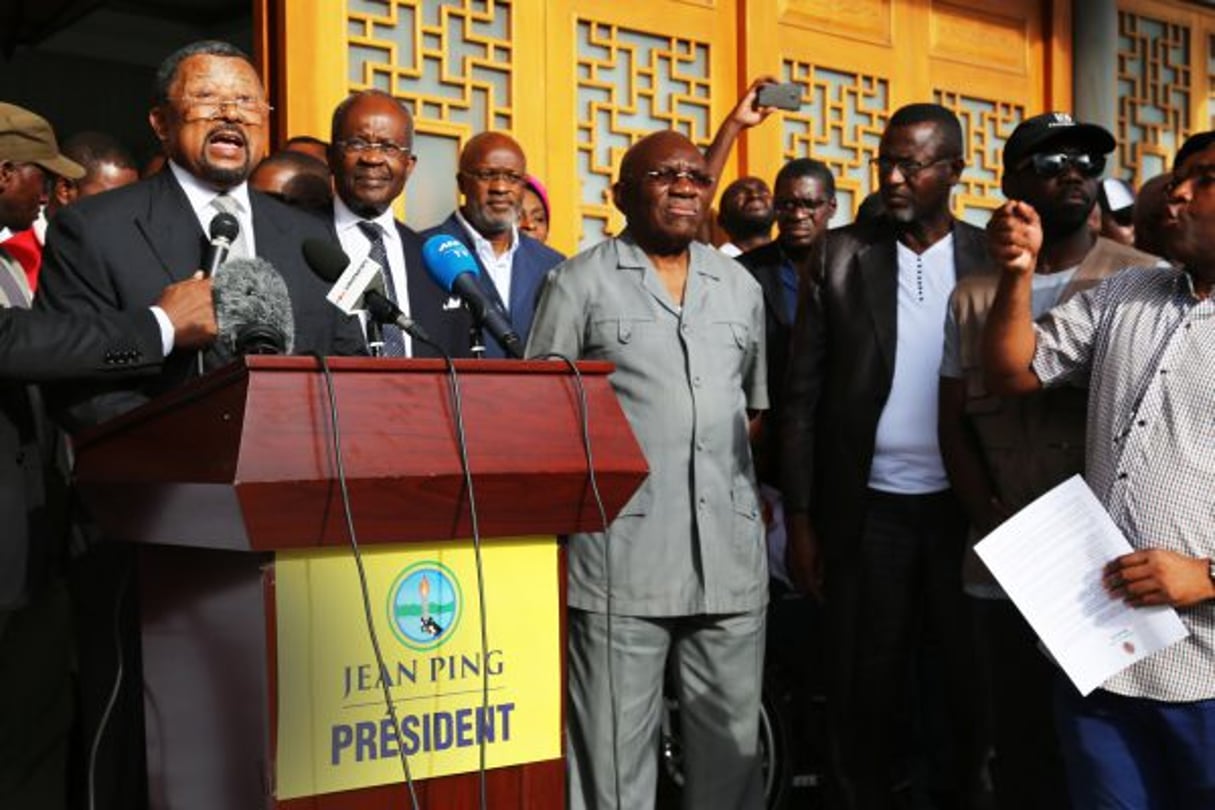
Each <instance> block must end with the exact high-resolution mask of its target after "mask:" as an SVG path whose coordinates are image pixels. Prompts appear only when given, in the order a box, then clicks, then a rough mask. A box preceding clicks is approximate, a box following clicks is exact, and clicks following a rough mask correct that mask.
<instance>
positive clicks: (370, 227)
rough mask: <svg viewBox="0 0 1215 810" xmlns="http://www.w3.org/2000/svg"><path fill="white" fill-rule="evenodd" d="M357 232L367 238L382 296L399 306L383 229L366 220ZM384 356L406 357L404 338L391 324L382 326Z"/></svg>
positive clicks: (369, 255) (360, 224)
mask: <svg viewBox="0 0 1215 810" xmlns="http://www.w3.org/2000/svg"><path fill="white" fill-rule="evenodd" d="M359 230H361V231H362V232H363V235H364V236H366V237H367V241H368V242H370V243H371V252H370V253H369V254H367V255H368V258H370V259H371V260H372V261H373V262H375V263H376V264H378V265H379V266H380V277H381V278H382V279H383V280H384V295H386V296H388V298H389V300H391V301H392V303H394V304H397V305H398V306H400V302H399V301H398V300H397V290H396V286H395V285H394V284H393V283H392V271H390V270H389V269H388V251H387V250H385V249H384V229H383V228H381V227H380V225H379V223H377V222H368V221H366V220H364V221H362V222H360V223H359ZM383 334H384V356H385V357H406V356H407V355H406V354H405V336H404V335H402V334H401V330H400V328H399V327H397V326H394V325H392V324H384V332H383Z"/></svg>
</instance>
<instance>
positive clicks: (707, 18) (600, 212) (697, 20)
mask: <svg viewBox="0 0 1215 810" xmlns="http://www.w3.org/2000/svg"><path fill="white" fill-rule="evenodd" d="M545 7H546V10H547V13H548V34H549V39H548V42H547V46H548V54H549V62H548V71H547V75H546V78H547V84H546V85H545V86H544V88H545V89H544V92H545V94H546V112H547V114H548V133H549V138H550V143H551V144H552V148H551V149H550V152H549V169H550V177H551V178H552V179H553V181H554V184H555V185H557V189H556V190H555V191H554V194H555V195H557V198H556V199H555V200H554V207H555V209H556V211H559V212H560V213H559V214H558V220H557V222H556V223H555V225H556V228H557V233H558V236H559V237H560V238H561V242H562V243H563V244H567V245H569V244H573V245H576V246H578V247H580V248H581V247H588V246H590V245H592V244H594V243H596V242H598V241H600V240H602V239H603V238H604V237H605V236H608V235H611V234H615V233H618V232H619V230H620V228H621V227H622V225H623V219H622V217H621V215H620V213H619V212H618V211H616V209H615V208H614V207H613V206H612V200H611V185H612V182H613V181H614V179H615V177H616V169H617V168H618V166H619V164H620V159H621V157H623V155H624V152H625V150H627V149H628V147H629V145H630V144H632V143H633V142H635V141H636V140H637V139H639V138H640V137H642V136H644V135H646V134H648V133H650V132H653V131H655V130H658V129H675V130H678V131H680V132H682V133H683V134H685V135H687V136H688V137H689V138H690V139H691V140H692V141H693V142H695V143H697V144H699V145H701V146H708V144H709V142H710V141H711V140H712V138H713V131H714V129H715V128H716V126H717V125H718V123H719V122H720V120H721V119H722V118H723V117H724V116H725V115H726V113H727V112H728V111H729V109H730V108H731V107H732V106H733V105H734V102H735V100H736V98H737V92H738V90H737V84H736V82H737V72H736V70H737V68H736V55H737V43H736V40H735V36H734V32H735V6H734V3H733V0H682V1H679V0H652V1H651V2H646V3H640V2H631V3H604V2H595V1H594V0H560V1H558V0H554V1H553V2H549V3H547V4H546V6H545ZM571 145H572V148H571ZM569 180H574V182H569ZM558 201H559V203H558Z"/></svg>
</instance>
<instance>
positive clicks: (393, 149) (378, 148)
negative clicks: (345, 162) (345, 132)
mask: <svg viewBox="0 0 1215 810" xmlns="http://www.w3.org/2000/svg"><path fill="white" fill-rule="evenodd" d="M337 145H338V148H339V149H341V150H342V151H343V152H345V153H346V154H347V155H362V154H365V153H367V152H379V153H380V154H381V155H383V156H384V157H386V158H404V157H409V154H410V152H412V151H413V150H412V149H410V148H409V147H408V146H402V145H401V144H399V143H393V142H392V141H366V140H363V139H362V138H347V139H346V140H344V141H338V142H337Z"/></svg>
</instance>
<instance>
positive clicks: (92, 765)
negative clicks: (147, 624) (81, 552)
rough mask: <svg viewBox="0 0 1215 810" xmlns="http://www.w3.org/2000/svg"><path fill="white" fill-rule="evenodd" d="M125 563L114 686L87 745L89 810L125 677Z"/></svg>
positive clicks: (92, 808) (120, 586)
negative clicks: (103, 744)
mask: <svg viewBox="0 0 1215 810" xmlns="http://www.w3.org/2000/svg"><path fill="white" fill-rule="evenodd" d="M126 563H127V564H126V566H125V567H124V568H123V569H122V579H120V580H119V581H118V595H117V597H116V598H115V599H114V655H115V657H116V661H117V662H118V665H117V667H116V668H115V670H114V686H113V688H111V689H110V697H109V699H108V700H106V704H105V709H103V710H102V712H101V720H100V721H99V722H98V723H97V732H96V733H95V734H94V735H93V739H92V740H91V741H90V744H89V764H88V769H87V774H86V778H87V786H86V789H87V791H88V795H89V810H96V808H97V784H96V780H97V752H98V751H99V750H101V739H102V737H104V736H105V730H106V726H108V725H109V724H110V715H111V714H112V713H113V712H114V707H115V706H116V705H117V704H118V695H119V693H120V692H121V691H122V680H123V678H124V677H125V675H126V667H125V666H124V664H123V660H122V656H123V653H124V652H125V651H124V649H123V645H122V600H123V599H124V598H125V597H126V595H127V589H128V588H130V586H131V570H132V569H133V568H134V567H135V558H134V556H133V555H132V556H131V557H130V558H129V559H127V560H126Z"/></svg>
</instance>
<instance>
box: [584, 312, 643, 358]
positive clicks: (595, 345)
mask: <svg viewBox="0 0 1215 810" xmlns="http://www.w3.org/2000/svg"><path fill="white" fill-rule="evenodd" d="M653 333H654V319H653V318H652V317H650V316H648V315H644V316H642V315H637V316H627V315H625V316H616V317H608V318H600V319H597V320H594V321H592V322H591V341H590V343H591V346H590V347H589V348H591V350H592V351H593V352H596V353H597V354H599V355H601V356H605V357H608V358H611V357H614V356H617V355H619V354H621V353H623V352H625V351H627V350H628V349H629V348H630V347H633V346H641V345H644V344H645V342H646V341H647V340H648V339H649V338H650V337H652V335H653Z"/></svg>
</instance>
